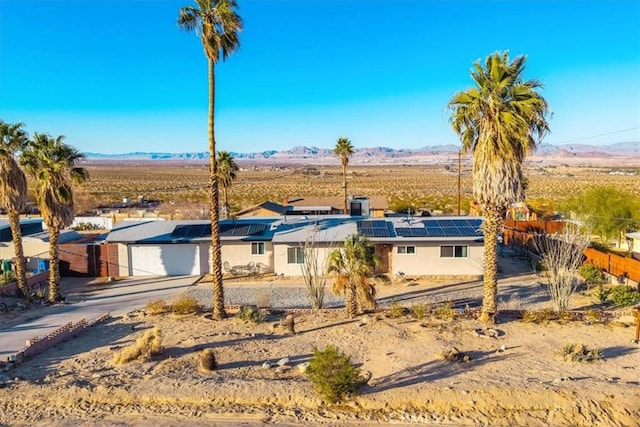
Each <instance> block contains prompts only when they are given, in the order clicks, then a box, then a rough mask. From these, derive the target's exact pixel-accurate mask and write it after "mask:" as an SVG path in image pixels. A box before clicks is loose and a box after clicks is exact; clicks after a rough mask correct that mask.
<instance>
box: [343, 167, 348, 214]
mask: <svg viewBox="0 0 640 427" xmlns="http://www.w3.org/2000/svg"><path fill="white" fill-rule="evenodd" d="M342 189H343V191H344V214H345V215H346V214H348V213H349V206H347V165H346V164H345V163H344V162H342Z"/></svg>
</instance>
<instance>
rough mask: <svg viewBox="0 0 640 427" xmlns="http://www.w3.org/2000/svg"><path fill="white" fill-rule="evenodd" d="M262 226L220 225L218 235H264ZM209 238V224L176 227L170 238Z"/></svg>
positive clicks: (264, 227)
mask: <svg viewBox="0 0 640 427" xmlns="http://www.w3.org/2000/svg"><path fill="white" fill-rule="evenodd" d="M266 228H267V226H266V225H264V224H220V235H221V236H225V237H243V236H254V235H259V234H262V233H264V231H265V229H266ZM205 236H211V224H196V225H177V226H176V227H175V228H174V229H173V232H172V233H171V237H172V238H173V239H180V238H185V239H195V238H198V237H205Z"/></svg>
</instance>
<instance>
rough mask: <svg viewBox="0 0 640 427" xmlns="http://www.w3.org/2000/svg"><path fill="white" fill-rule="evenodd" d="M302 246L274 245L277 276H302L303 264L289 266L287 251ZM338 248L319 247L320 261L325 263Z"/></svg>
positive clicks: (291, 244)
mask: <svg viewBox="0 0 640 427" xmlns="http://www.w3.org/2000/svg"><path fill="white" fill-rule="evenodd" d="M301 246H302V245H296V244H293V243H290V244H276V245H273V262H274V273H275V274H278V275H284V276H302V264H289V263H288V262H287V249H288V248H294V247H301ZM337 248H338V246H331V247H318V248H317V249H318V260H319V261H325V260H326V259H328V257H329V255H330V254H331V252H333V251H334V250H335V249H337Z"/></svg>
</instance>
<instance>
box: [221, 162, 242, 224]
mask: <svg viewBox="0 0 640 427" xmlns="http://www.w3.org/2000/svg"><path fill="white" fill-rule="evenodd" d="M217 156H218V159H217V160H216V163H217V165H218V182H219V183H220V186H221V187H222V213H223V215H222V219H227V218H229V215H230V214H231V207H230V206H229V194H228V192H229V189H230V188H231V186H232V185H233V181H234V180H235V179H236V173H237V172H238V169H239V168H238V164H237V163H236V162H235V160H234V159H233V156H232V155H231V153H229V152H228V151H218V154H217Z"/></svg>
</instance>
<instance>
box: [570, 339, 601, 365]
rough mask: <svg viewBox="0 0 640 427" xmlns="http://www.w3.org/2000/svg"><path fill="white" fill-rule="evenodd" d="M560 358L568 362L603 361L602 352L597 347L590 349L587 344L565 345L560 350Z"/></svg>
mask: <svg viewBox="0 0 640 427" xmlns="http://www.w3.org/2000/svg"><path fill="white" fill-rule="evenodd" d="M560 356H562V358H563V359H564V360H566V361H568V362H587V363H589V362H594V361H596V360H600V359H602V351H601V350H600V349H599V348H598V347H595V348H593V349H589V348H588V347H587V346H586V345H585V344H580V343H574V344H565V345H564V346H563V347H562V348H561V349H560Z"/></svg>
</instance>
